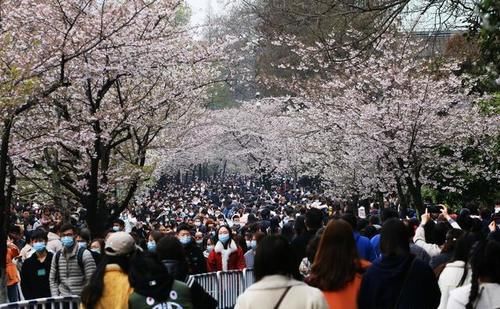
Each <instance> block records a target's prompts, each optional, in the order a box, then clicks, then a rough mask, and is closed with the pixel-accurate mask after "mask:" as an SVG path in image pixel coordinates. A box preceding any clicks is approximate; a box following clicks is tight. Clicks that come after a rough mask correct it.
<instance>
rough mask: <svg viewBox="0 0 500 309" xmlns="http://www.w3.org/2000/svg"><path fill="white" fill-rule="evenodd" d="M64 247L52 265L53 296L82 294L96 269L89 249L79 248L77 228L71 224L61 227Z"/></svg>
mask: <svg viewBox="0 0 500 309" xmlns="http://www.w3.org/2000/svg"><path fill="white" fill-rule="evenodd" d="M60 233H61V242H62V244H63V249H62V250H61V251H58V252H57V253H56V255H55V256H54V258H53V259H52V263H51V266H50V276H49V281H50V292H51V295H52V296H68V295H80V294H81V293H82V290H83V287H84V286H85V285H86V284H87V283H88V282H89V280H90V278H91V277H92V274H93V273H94V272H95V270H96V264H95V261H94V258H93V257H92V254H91V253H90V251H89V250H86V249H83V248H79V246H78V244H77V242H76V240H75V239H76V235H77V230H76V228H75V227H74V226H73V225H71V224H64V225H63V226H62V227H61V229H60Z"/></svg>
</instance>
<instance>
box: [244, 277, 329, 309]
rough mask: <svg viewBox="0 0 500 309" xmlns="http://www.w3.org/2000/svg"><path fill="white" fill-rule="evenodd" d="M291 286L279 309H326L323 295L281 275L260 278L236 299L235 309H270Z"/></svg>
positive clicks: (315, 289) (317, 290) (302, 283)
mask: <svg viewBox="0 0 500 309" xmlns="http://www.w3.org/2000/svg"><path fill="white" fill-rule="evenodd" d="M289 286H291V288H290V290H289V291H288V293H287V294H286V295H285V297H284V298H283V300H282V302H281V305H280V306H279V308H283V309H285V308H286V309H295V308H296V309H327V308H328V304H327V302H326V300H325V298H324V297H323V293H322V292H321V291H320V290H319V289H317V288H313V287H310V286H308V285H307V284H305V283H304V282H300V281H297V280H294V279H291V278H288V277H286V276H282V275H272V276H266V277H264V278H262V279H261V280H260V281H258V282H256V283H254V284H252V285H251V286H250V287H249V288H248V289H247V290H246V291H245V292H244V293H243V294H241V295H240V296H239V297H238V300H237V301H236V307H235V309H268V308H269V309H272V308H274V306H275V305H276V304H277V303H278V301H279V299H280V298H281V296H282V295H283V293H284V292H285V290H286V288H287V287H289Z"/></svg>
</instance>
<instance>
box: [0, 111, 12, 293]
mask: <svg viewBox="0 0 500 309" xmlns="http://www.w3.org/2000/svg"><path fill="white" fill-rule="evenodd" d="M11 128H12V118H8V119H6V120H5V121H4V123H3V134H2V142H1V146H0V273H1V275H2V277H1V278H0V303H5V302H6V295H7V291H6V289H7V287H6V280H5V265H6V256H7V229H8V226H7V221H8V218H9V213H10V205H8V204H7V194H6V190H5V189H6V184H7V177H8V175H7V174H8V173H7V165H8V161H9V142H10V133H11ZM2 296H3V297H4V298H1V297H2Z"/></svg>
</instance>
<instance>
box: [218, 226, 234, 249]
mask: <svg viewBox="0 0 500 309" xmlns="http://www.w3.org/2000/svg"><path fill="white" fill-rule="evenodd" d="M222 228H225V229H226V230H228V231H229V240H228V241H227V242H226V243H223V242H222V241H221V244H222V246H224V249H227V247H229V245H230V244H231V241H232V240H233V231H231V228H230V227H229V226H227V225H221V226H220V227H219V228H218V229H217V234H216V235H215V237H217V241H216V242H215V243H217V242H218V241H219V231H220V230H221V229H222Z"/></svg>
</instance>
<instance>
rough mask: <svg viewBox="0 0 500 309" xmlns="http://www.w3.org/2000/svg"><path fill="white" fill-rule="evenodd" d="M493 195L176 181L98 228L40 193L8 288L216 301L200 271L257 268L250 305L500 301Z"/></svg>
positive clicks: (155, 302)
mask: <svg viewBox="0 0 500 309" xmlns="http://www.w3.org/2000/svg"><path fill="white" fill-rule="evenodd" d="M491 206H492V207H491V208H489V209H488V208H484V209H483V208H481V209H479V208H463V209H460V210H456V211H455V212H453V211H452V210H451V209H448V207H447V206H445V205H428V206H427V207H426V209H425V212H423V213H421V214H419V215H417V213H416V212H415V211H409V212H406V211H405V212H402V211H400V209H398V202H397V198H394V196H391V197H390V198H387V200H385V202H384V203H382V204H377V203H371V204H370V205H369V206H368V207H365V206H362V207H359V204H356V203H350V202H346V201H345V200H342V199H338V198H333V197H329V196H327V195H325V194H322V193H321V192H314V191H307V190H304V189H293V188H290V187H289V186H286V185H281V186H274V187H273V189H272V190H266V189H265V188H264V187H263V186H262V185H260V184H259V183H258V182H256V181H255V179H252V178H244V177H238V176H234V177H227V178H226V179H225V180H224V181H222V180H220V179H219V180H213V181H209V182H208V181H194V182H191V183H189V184H167V185H165V186H164V187H162V188H161V189H158V190H156V191H155V192H154V193H151V194H150V195H148V196H146V197H143V198H141V199H137V201H136V202H135V204H133V205H131V206H130V207H129V208H128V209H127V210H125V211H124V212H123V213H121V214H120V217H119V218H117V219H115V220H113V221H112V222H110V224H109V230H108V231H106V232H105V233H104V234H103V235H94V234H95V233H90V231H89V230H88V229H87V228H86V224H85V214H84V212H83V211H81V210H80V209H73V213H72V214H71V216H70V220H65V219H64V215H63V214H62V213H61V211H60V210H59V209H54V208H52V207H50V206H39V205H37V204H34V203H32V204H29V205H24V206H19V207H16V209H13V214H12V216H11V222H12V224H11V227H10V229H9V237H8V241H7V267H6V273H7V288H8V298H9V301H11V302H16V301H18V300H21V299H36V298H42V297H50V296H67V295H77V296H81V306H82V307H83V308H88V309H92V308H216V307H217V300H216V299H214V298H213V297H212V296H211V295H209V294H208V293H207V292H206V291H205V290H204V289H203V288H202V287H201V286H200V285H199V284H198V283H196V282H192V281H188V280H187V279H188V277H189V275H192V274H201V273H206V272H215V271H227V270H242V269H244V268H251V269H253V270H254V274H255V279H256V282H255V283H254V284H253V285H251V286H250V287H249V288H248V289H247V290H246V291H245V292H244V293H243V294H242V295H240V296H239V297H238V300H237V302H236V304H235V307H236V308H452V309H454V308H467V309H471V308H477V309H481V308H488V309H491V308H500V202H497V203H496V204H495V205H491ZM403 214H404V216H403ZM408 214H409V215H410V216H409V215H408ZM99 236H100V237H99ZM188 282H189V285H188Z"/></svg>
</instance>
